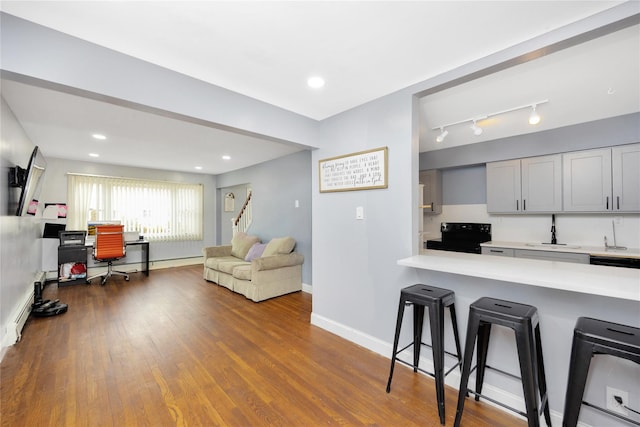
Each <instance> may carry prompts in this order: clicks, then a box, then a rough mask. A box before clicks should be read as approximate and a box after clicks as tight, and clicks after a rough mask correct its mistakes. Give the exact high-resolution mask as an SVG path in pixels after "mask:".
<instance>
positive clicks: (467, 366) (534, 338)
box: [454, 297, 551, 427]
mask: <svg viewBox="0 0 640 427" xmlns="http://www.w3.org/2000/svg"><path fill="white" fill-rule="evenodd" d="M492 325H500V326H505V327H507V328H510V329H513V331H514V332H515V337H516V347H517V350H518V360H519V363H520V374H521V376H520V377H516V376H514V375H511V374H509V373H506V372H504V371H501V370H499V369H497V368H493V367H491V366H488V365H487V351H488V348H489V337H490V334H491V326H492ZM476 338H477V341H478V350H477V355H476V363H477V365H476V368H475V369H476V390H475V391H473V390H469V389H468V382H469V376H470V375H471V371H472V369H471V360H472V358H473V350H474V347H475V344H476ZM486 368H489V369H493V370H495V371H498V372H500V373H502V374H507V375H509V376H512V377H514V378H518V379H520V380H521V381H522V388H523V392H524V401H525V408H526V413H524V412H521V411H518V410H516V409H514V408H511V407H509V406H507V405H505V404H503V403H501V402H498V401H496V400H493V399H491V398H489V397H487V396H483V395H482V394H481V393H482V385H483V381H484V374H485V369H486ZM537 389H539V391H540V408H541V409H542V411H543V412H544V417H545V421H546V423H547V426H549V427H551V413H550V411H549V403H548V401H547V383H546V379H545V373H544V361H543V358H542V343H541V340H540V325H539V321H538V311H537V309H536V307H533V306H531V305H526V304H519V303H515V302H511V301H504V300H499V299H495V298H487V297H484V298H480V299H479V300H477V301H476V302H474V303H473V304H471V305H470V306H469V323H468V327H467V338H466V344H465V348H464V361H463V363H462V378H461V380H460V389H459V392H458V408H457V411H456V419H455V423H454V426H455V427H458V426H460V421H461V419H462V411H463V408H464V402H465V398H466V396H467V395H468V393H473V394H474V395H475V400H476V401H478V400H480V397H482V398H483V399H486V400H489V401H491V402H493V403H495V404H497V405H500V406H502V407H504V408H507V409H510V410H512V411H515V412H517V413H519V414H520V415H523V416H525V417H527V420H528V425H529V427H538V426H539V425H540V420H539V416H540V415H539V411H538V395H537V391H536V390H537Z"/></svg>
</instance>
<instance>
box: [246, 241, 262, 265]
mask: <svg viewBox="0 0 640 427" xmlns="http://www.w3.org/2000/svg"><path fill="white" fill-rule="evenodd" d="M266 247H267V244H266V243H255V244H254V245H253V246H251V249H249V252H247V256H246V257H244V260H245V261H249V262H251V261H252V260H253V259H255V258H260V257H261V256H262V253H263V252H264V248H266Z"/></svg>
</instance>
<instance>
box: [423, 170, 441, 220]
mask: <svg viewBox="0 0 640 427" xmlns="http://www.w3.org/2000/svg"><path fill="white" fill-rule="evenodd" d="M420 184H422V185H423V187H422V188H423V190H422V203H423V205H422V206H424V209H423V213H424V214H439V213H442V172H441V171H440V170H438V169H432V170H426V171H420Z"/></svg>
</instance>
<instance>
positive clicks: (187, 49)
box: [0, 0, 638, 174]
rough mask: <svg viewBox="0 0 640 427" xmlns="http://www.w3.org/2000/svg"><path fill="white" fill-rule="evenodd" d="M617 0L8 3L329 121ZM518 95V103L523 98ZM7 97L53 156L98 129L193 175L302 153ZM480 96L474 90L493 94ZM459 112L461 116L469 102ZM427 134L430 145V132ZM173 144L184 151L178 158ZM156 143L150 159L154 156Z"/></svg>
mask: <svg viewBox="0 0 640 427" xmlns="http://www.w3.org/2000/svg"><path fill="white" fill-rule="evenodd" d="M620 3H622V2H620V1H554V2H539V1H519V2H503V1H497V2H493V1H492V2H488V1H470V2H457V1H456V2H446V1H442V2H439V1H424V2H419V1H418V2H396V1H378V2H351V1H338V2H306V1H281V2H260V1H259V2H243V1H235V2H230V1H223V2H214V1H194V2H191V1H180V2H178V1H169V2H157V1H146V2H126V1H125V2H101V1H100V2H93V1H92V2H89V1H79V2H63V1H45V2H37V1H28V2H25V1H4V0H3V1H2V2H1V3H0V8H1V9H2V11H4V12H6V13H9V14H12V15H15V16H18V17H21V18H24V19H27V20H30V21H33V22H36V23H39V24H42V25H45V26H47V27H50V28H53V29H56V30H59V31H62V32H64V33H67V34H70V35H73V36H76V37H79V38H82V39H85V40H88V41H91V42H93V43H96V44H98V45H102V46H105V47H108V48H111V49H114V50H117V51H120V52H123V53H126V54H129V55H132V56H135V57H138V58H141V59H144V60H146V61H149V62H152V63H155V64H157V65H160V66H163V67H166V68H169V69H171V70H174V71H177V72H180V73H184V74H186V75H190V76H192V77H195V78H198V79H200V80H203V81H206V82H210V83H212V84H215V85H218V86H221V87H224V88H227V89H230V90H233V91H235V92H238V93H241V94H244V95H248V96H251V97H253V98H256V99H259V100H262V101H264V102H267V103H270V104H273V105H276V106H279V107H281V108H284V109H287V110H291V111H294V112H296V113H299V114H301V115H304V116H308V117H310V118H313V119H317V120H321V119H324V118H326V117H329V116H332V115H335V114H337V113H340V112H342V111H345V110H347V109H350V108H353V107H355V106H357V105H360V104H362V103H365V102H367V101H370V100H373V99H376V98H378V97H381V96H384V95H387V94H389V93H392V92H394V91H396V90H399V89H402V88H404V87H407V86H409V85H411V84H414V83H417V82H420V81H423V80H425V79H428V78H430V77H433V76H436V75H438V74H441V73H443V72H446V71H448V70H451V69H453V68H455V67H458V66H460V65H463V64H465V63H468V62H471V61H473V60H476V59H479V58H482V57H484V56H486V55H489V54H491V53H494V52H496V51H499V50H502V49H505V48H507V47H510V46H512V45H515V44H517V43H519V42H522V41H525V40H528V39H531V38H532V37H535V36H538V35H540V34H543V33H545V32H548V31H550V30H553V29H555V28H558V27H561V26H563V25H566V24H569V23H571V22H575V21H578V20H580V19H582V18H585V17H587V16H590V15H593V14H595V13H598V12H600V11H603V10H605V9H608V8H610V7H613V6H615V5H617V4H620ZM636 31H637V30H636ZM636 34H637V33H636ZM635 40H636V43H637V37H636V39H635ZM555 55H557V54H555ZM538 61H539V60H538ZM534 62H537V61H534ZM636 64H637V61H636ZM315 74H319V75H322V76H323V77H324V78H325V80H326V85H325V87H323V88H322V89H319V90H311V89H309V88H308V87H306V79H307V78H308V77H309V76H311V75H315ZM637 75H638V74H637V73H636V77H637ZM544 78H545V79H546V78H547V77H544ZM485 79H490V78H485ZM540 80H543V79H540ZM543 81H544V80H543ZM636 83H637V79H636ZM504 88H505V89H504V90H502V91H492V92H491V93H490V95H491V96H489V98H490V99H494V100H495V102H496V103H498V100H502V102H500V103H499V105H500V106H499V107H496V108H498V109H504V108H509V107H511V106H514V105H518V104H521V103H528V102H531V101H534V99H529V97H528V96H526V95H527V93H528V92H527V91H521V90H520V88H521V87H518V91H514V90H513V87H507V86H506V85H505V86H504ZM451 90H454V89H451ZM465 91H466V89H465ZM514 92H516V94H517V95H520V97H519V98H521V99H522V101H520V100H519V98H518V97H515V98H514V97H513V95H514ZM547 92H548V93H549V95H548V98H549V99H550V100H551V101H550V102H549V104H548V106H549V108H551V106H552V105H553V104H554V101H553V99H554V98H553V97H552V91H551V90H548V91H547ZM636 92H637V91H636ZM2 94H3V97H4V98H5V99H6V100H7V103H8V104H9V105H10V107H11V108H12V110H13V111H14V113H15V114H16V116H17V117H18V119H19V120H20V122H21V123H22V124H23V127H24V128H25V131H26V132H27V134H28V136H29V137H30V138H31V139H32V141H33V142H34V144H36V145H39V146H41V148H42V149H43V152H44V153H45V155H46V156H49V157H62V158H71V157H70V155H71V156H75V155H76V154H77V156H78V158H79V159H82V160H86V159H88V157H87V155H88V149H89V148H94V147H100V146H99V145H98V146H96V145H93V146H90V145H89V144H90V143H91V144H95V143H93V142H91V141H87V134H88V133H93V132H96V131H101V132H103V133H105V134H106V135H107V136H109V139H108V140H107V141H108V150H109V152H110V153H112V154H113V155H114V158H113V159H112V158H109V155H108V154H107V151H106V147H105V150H104V151H101V153H100V154H101V157H100V158H99V161H101V162H106V163H118V162H120V163H122V162H126V164H130V165H133V166H141V167H155V168H162V169H168V170H182V171H191V172H193V171H194V169H193V168H194V166H197V165H200V166H203V167H204V168H205V169H203V170H202V171H201V172H203V173H213V174H217V173H222V172H226V171H229V170H233V169H237V168H239V167H244V166H248V165H250V164H255V163H259V162H260V161H265V160H269V159H271V158H274V157H279V156H281V155H286V154H289V153H291V152H295V151H297V150H300V149H302V148H301V147H298V146H291V145H287V144H280V143H277V142H272V141H270V142H265V141H262V140H260V141H259V142H256V140H255V139H252V138H247V137H246V136H241V135H237V134H229V133H228V132H222V131H220V130H216V129H212V128H209V127H205V126H201V125H196V124H192V123H186V122H182V121H179V120H175V119H170V118H166V117H160V116H156V115H153V114H149V113H143V112H140V111H134V110H130V109H127V108H123V107H119V106H115V105H111V104H104V103H100V102H98V101H93V100H88V99H83V98H79V97H77V96H73V95H68V94H61V93H56V92H51V91H48V90H45V89H41V88H33V87H29V86H25V85H22V84H19V83H15V82H3V86H2ZM480 95H483V96H482V97H481V98H480V97H478V98H477V99H487V97H486V94H480ZM432 96H437V95H432ZM460 96H461V95H460ZM460 96H456V98H460ZM553 96H555V95H553ZM544 97H547V96H546V95H544ZM430 98H431V97H430ZM534 98H535V100H537V99H538V98H540V97H539V96H537V95H536V96H535V97H534ZM434 99H436V98H434ZM555 99H559V98H557V97H556V98H555ZM474 103H475V105H473V104H474ZM514 103H515V104H514ZM466 105H467V106H468V107H469V108H471V106H473V108H472V109H471V110H470V114H472V115H475V114H479V113H483V112H484V113H486V112H487V111H486V109H487V108H489V107H488V106H486V105H477V102H475V101H474V102H467V104H466ZM425 108H427V109H428V106H425ZM492 108H493V107H491V108H490V109H491V111H495V110H493V109H492ZM447 109H448V108H438V110H440V111H446V110H447ZM456 110H457V113H458V114H462V112H463V111H464V108H463V109H460V108H458V107H454V108H453V111H454V112H456ZM543 111H544V110H543V109H542V108H541V110H540V112H541V113H543ZM489 112H490V111H489ZM463 115H466V112H465V114H463ZM78 117H82V118H83V119H82V120H78ZM452 117H453V116H452ZM436 118H437V119H438V120H437V121H438V122H439V123H438V124H441V123H440V120H443V122H447V123H448V122H450V121H456V120H461V119H464V118H466V117H457V116H456V117H455V118H453V119H452V120H450V119H449V117H440V116H437V115H433V119H431V116H430V118H429V120H436ZM545 120H546V118H545ZM543 123H544V122H543ZM424 126H425V127H428V126H431V122H425V124H424ZM150 129H157V132H150V131H149V130H150ZM485 133H487V134H488V133H489V132H485ZM426 136H427V137H426V138H425V140H427V139H432V138H430V136H429V135H426ZM452 136H453V135H450V137H452ZM487 136H488V135H487ZM434 138H435V136H434ZM454 140H455V138H450V139H449V141H450V142H453V141H454ZM185 141H188V143H189V144H190V145H189V149H188V150H184V147H185ZM469 142H474V141H467V143H469ZM191 144H193V145H191ZM105 145H106V144H105ZM176 146H181V147H182V148H181V153H179V154H180V155H179V156H177V155H176V152H175V147H176ZM249 147H251V149H249ZM256 147H259V148H256ZM421 148H422V149H423V150H425V149H431V148H429V147H421ZM121 150H122V152H124V153H128V155H124V156H123V155H122V154H121V153H122V152H121ZM132 150H138V151H137V152H132ZM150 150H152V151H153V153H154V158H153V160H152V164H148V163H146V164H145V163H143V162H144V159H145V158H148V155H147V154H148V153H149V151H150ZM94 151H95V150H94ZM203 153H207V154H212V155H208V156H207V157H208V158H209V159H215V158H218V157H219V156H218V155H222V154H223V153H227V154H229V155H231V156H232V160H231V161H228V162H224V163H222V162H214V161H211V160H207V163H208V164H201V163H202V160H201V159H202V157H203V156H202V155H203ZM116 159H120V160H116Z"/></svg>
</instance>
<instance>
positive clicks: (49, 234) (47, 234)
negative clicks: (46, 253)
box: [42, 222, 66, 239]
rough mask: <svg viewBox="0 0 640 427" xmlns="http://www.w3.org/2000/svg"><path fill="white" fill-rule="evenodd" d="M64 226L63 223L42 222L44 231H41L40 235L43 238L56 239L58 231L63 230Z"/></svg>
mask: <svg viewBox="0 0 640 427" xmlns="http://www.w3.org/2000/svg"><path fill="white" fill-rule="evenodd" d="M65 228H66V225H65V224H55V223H51V222H46V223H45V224H44V232H43V233H42V237H43V238H44V239H57V238H58V237H59V233H60V232H61V231H64V230H65Z"/></svg>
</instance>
